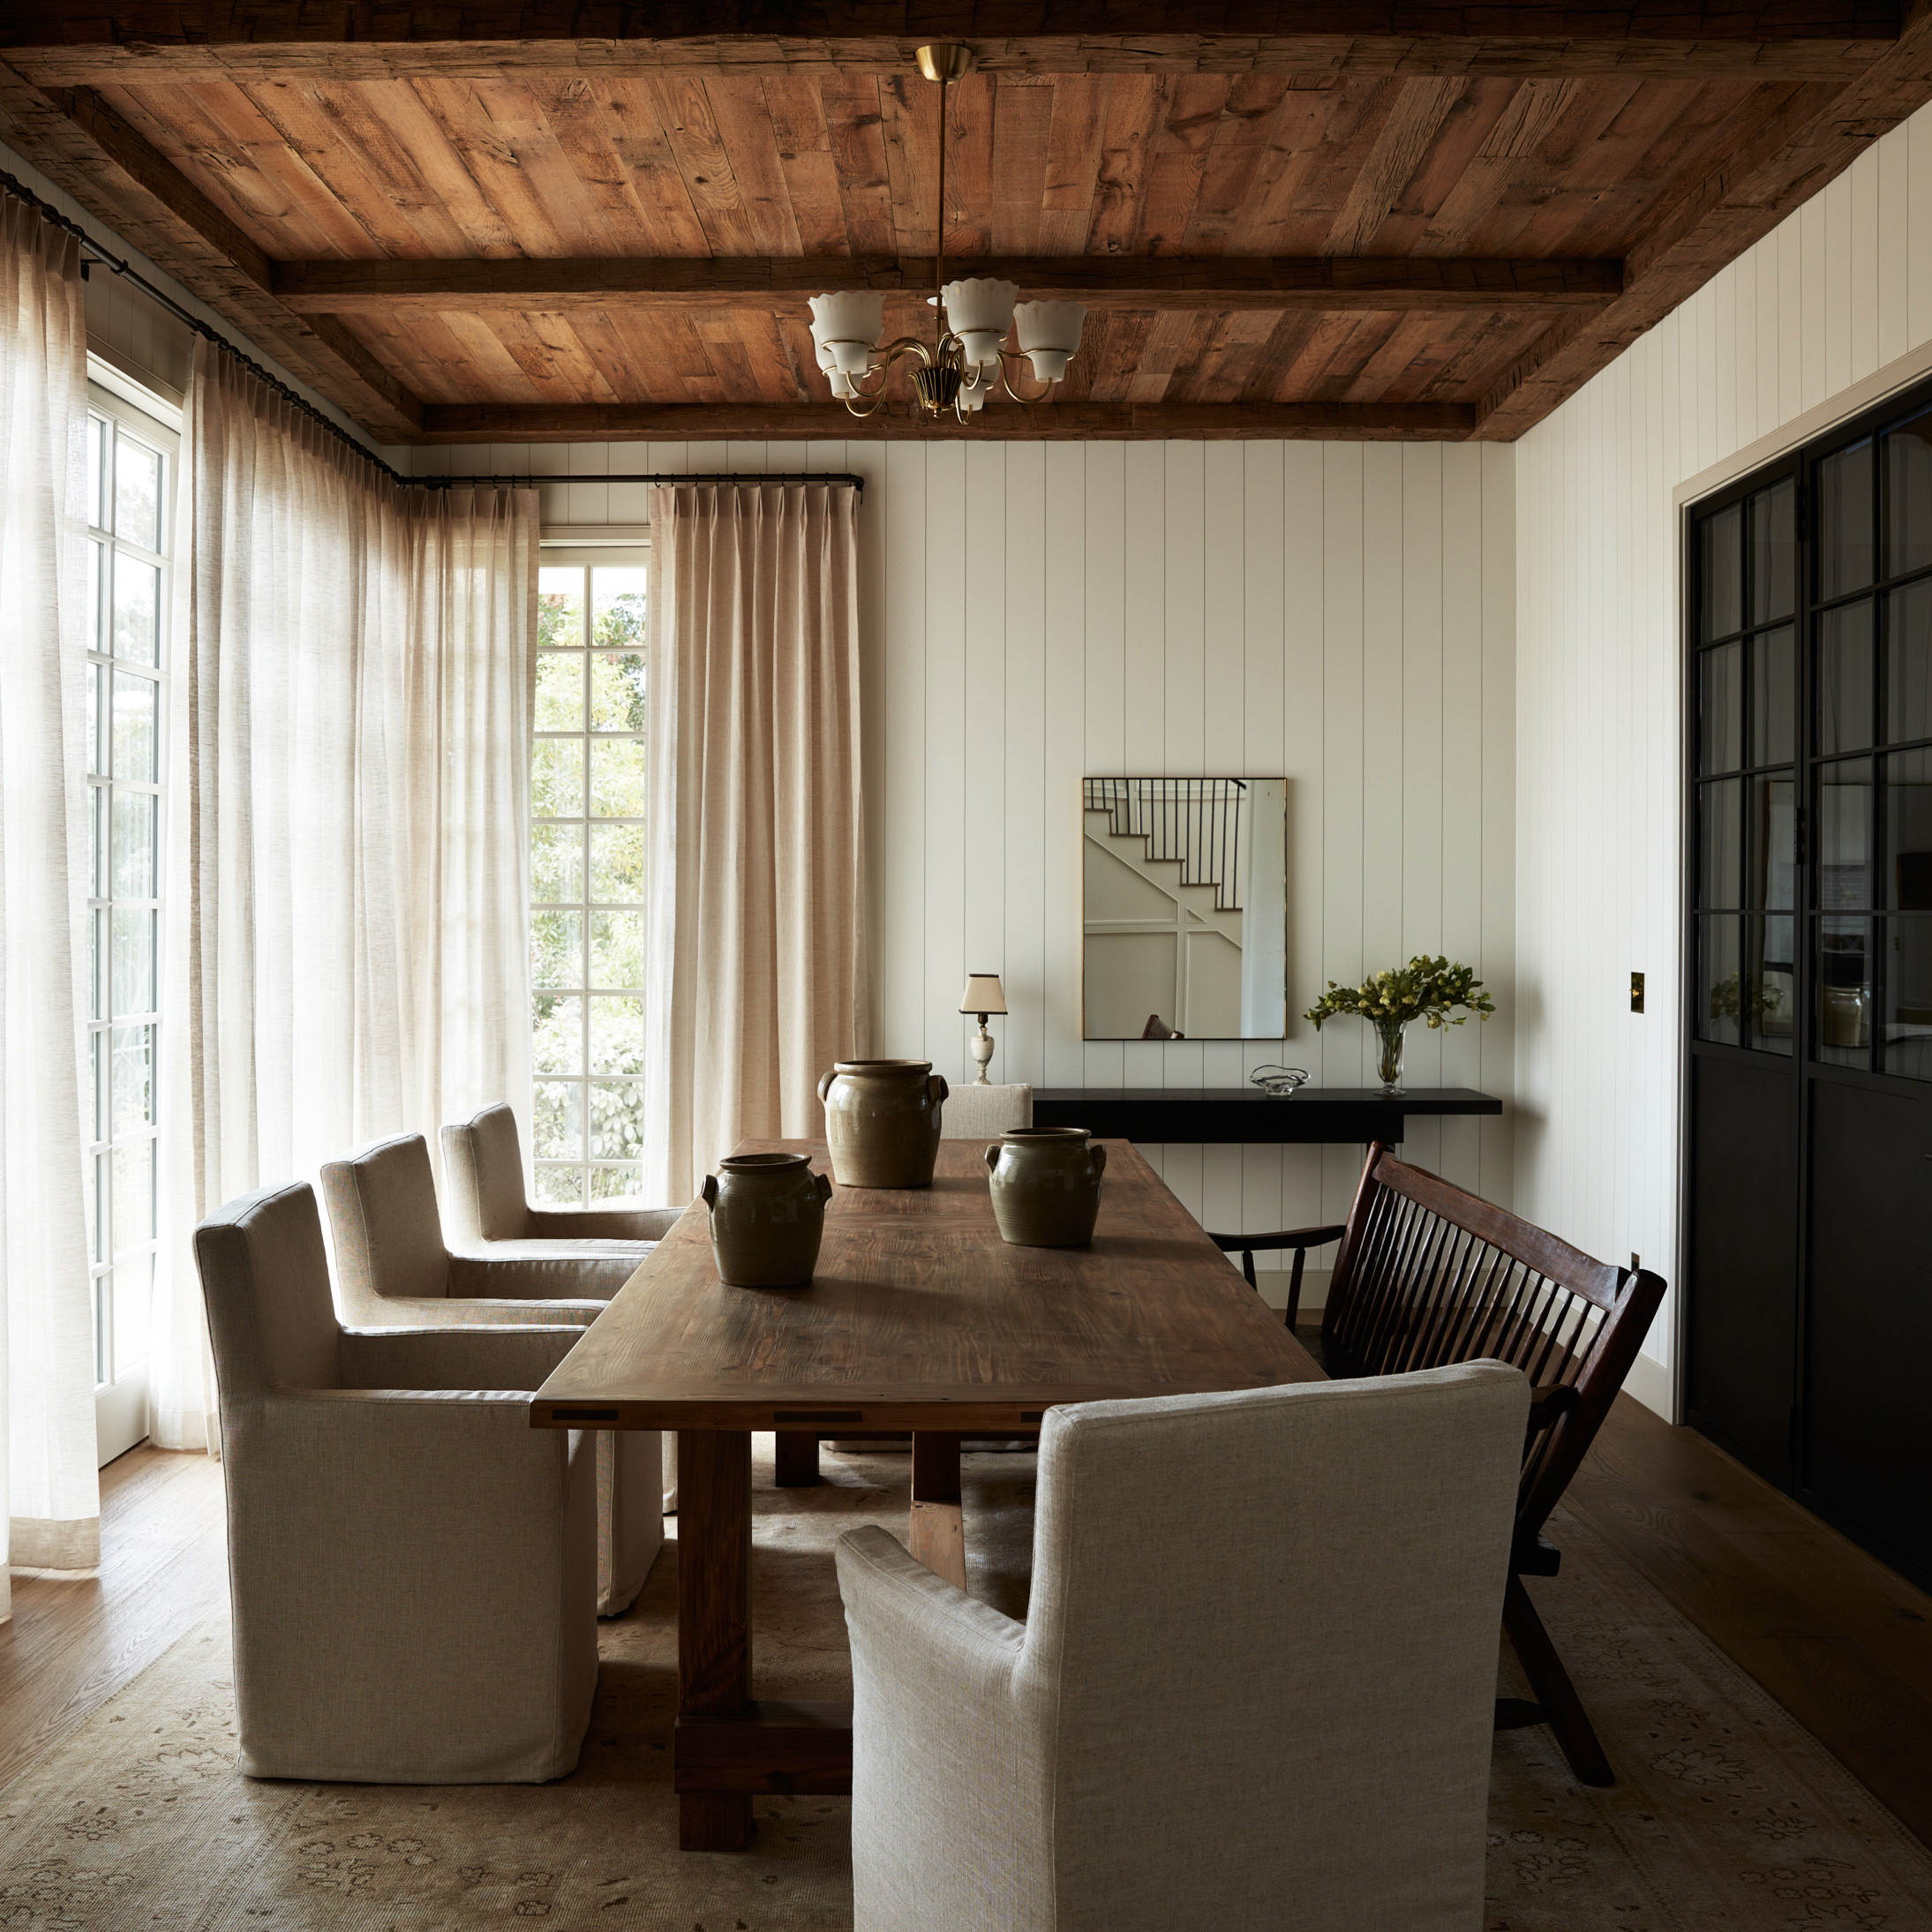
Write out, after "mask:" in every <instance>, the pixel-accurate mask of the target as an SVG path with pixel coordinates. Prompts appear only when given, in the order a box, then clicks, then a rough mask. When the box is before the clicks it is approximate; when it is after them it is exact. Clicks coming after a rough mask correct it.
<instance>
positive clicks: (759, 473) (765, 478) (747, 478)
mask: <svg viewBox="0 0 1932 1932" xmlns="http://www.w3.org/2000/svg"><path fill="white" fill-rule="evenodd" d="M718 440H719V441H721V442H722V441H724V440H725V439H724V438H723V437H720V438H719V439H718ZM406 480H407V481H409V482H410V483H420V484H423V485H426V486H427V487H428V488H430V489H432V490H442V489H447V488H449V487H451V486H452V485H464V484H471V483H496V484H516V485H529V486H530V487H535V486H536V485H539V484H546V483H670V484H676V483H832V484H842V485H849V486H850V487H851V488H853V489H854V490H863V489H864V488H865V478H864V477H855V476H853V475H852V474H851V473H850V472H849V471H846V470H840V471H838V473H836V474H833V473H831V472H830V471H826V470H718V471H711V470H703V471H696V472H693V473H692V474H690V475H684V476H680V475H677V474H674V473H673V472H671V471H665V472H663V473H661V474H652V475H650V476H639V475H634V474H627V475H624V476H608V477H558V476H542V477H530V476H508V475H505V476H497V477H408V478H407V479H406Z"/></svg>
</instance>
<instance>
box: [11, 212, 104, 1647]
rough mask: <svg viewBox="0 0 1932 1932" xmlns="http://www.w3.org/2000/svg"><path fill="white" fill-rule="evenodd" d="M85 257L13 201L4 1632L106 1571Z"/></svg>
mask: <svg viewBox="0 0 1932 1932" xmlns="http://www.w3.org/2000/svg"><path fill="white" fill-rule="evenodd" d="M80 298H81V280H80V244H79V242H78V241H77V240H76V238H75V237H73V236H71V235H68V234H65V233H64V232H62V231H61V230H60V229H56V228H53V227H51V226H50V225H49V224H48V223H46V222H42V221H41V219H40V217H39V216H38V215H37V214H34V211H33V210H32V209H31V208H29V207H26V205H25V204H24V203H21V202H19V201H14V200H11V199H8V200H0V1496H4V1499H5V1500H6V1505H7V1507H6V1510H5V1512H4V1515H0V1537H4V1538H5V1540H4V1542H0V1620H4V1618H5V1617H6V1616H7V1615H9V1614H10V1610H11V1597H10V1590H9V1587H8V1569H9V1566H10V1565H12V1566H15V1567H20V1568H26V1569H41V1570H53V1571H77V1570H87V1569H91V1568H92V1567H94V1564H95V1563H96V1562H97V1561H98V1560H99V1557H100V1549H101V1523H100V1514H101V1511H100V1490H99V1486H98V1485H97V1483H96V1481H95V1477H94V1321H93V1312H92V1308H91V1306H90V1303H89V1289H88V1284H87V1229H86V1203H85V1199H84V1196H83V1192H82V1185H81V1176H82V1141H81V1135H82V1121H81V1092H82V1086H81V1079H80V1034H81V1023H82V1019H83V1016H84V1015H85V1013H86V979H85V973H84V962H85V960H86V937H85V930H86V928H85V924H84V921H85V917H86V898H87V878H86V850H87V848H86V836H85V833H84V831H83V827H84V826H85V824H86V799H85V798H84V797H83V795H82V793H83V790H84V787H85V784H86V778H85V773H86V769H87V747H86V717H85V702H86V684H85V676H86V660H85V658H84V657H83V655H82V649H81V641H82V638H83V635H84V633H85V626H86V580H85V576H84V574H83V573H84V565H85V558H86V526H87V515H86V483H87V462H86V423H87V360H86V327H85V325H84V323H83V321H82V319H81V308H80Z"/></svg>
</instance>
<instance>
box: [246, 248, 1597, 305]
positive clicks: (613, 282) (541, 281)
mask: <svg viewBox="0 0 1932 1932" xmlns="http://www.w3.org/2000/svg"><path fill="white" fill-rule="evenodd" d="M946 267H947V270H948V271H949V273H950V274H957V275H995V276H1004V278H1006V279H1007V280H1008V281H1011V282H1018V283H1019V286H1020V288H1021V289H1023V290H1024V291H1025V293H1026V297H1027V298H1028V299H1029V300H1061V299H1068V300H1073V301H1081V302H1086V303H1087V304H1091V305H1092V306H1094V307H1095V308H1100V309H1132V308H1143V309H1144V308H1163V309H1205V310H1212V311H1217V312H1229V311H1233V310H1263V311H1274V310H1282V309H1370V310H1390V309H1413V310H1469V309H1474V310H1497V309H1508V310H1517V309H1567V308H1577V307H1582V308H1591V307H1600V306H1601V305H1602V304H1605V303H1606V302H1609V301H1612V300H1613V299H1614V298H1615V297H1617V296H1619V295H1620V294H1621V293H1622V292H1623V264H1622V263H1621V262H1617V261H1490V260H1477V259H1452V258H1447V257H1440V256H1417V257H1398V258H1395V259H1390V260H1386V261H1385V260H1371V259H1365V258H1361V257H1346V256H1331V255H1321V256H1312V257H1307V258H1299V257H1297V258H1281V259H1274V258H1255V257H1240V256H1232V257H1230V256H1212V257H1202V258H1195V259H1188V258H1185V257H1176V256H1162V257H1151V258H1150V257H1146V256H1140V257H1120V256H1105V255H1098V256H1087V257H1082V256H1075V257H1057V258H1051V259H1038V260H1031V259H1014V258H1007V257H1000V258H996V259H981V260H958V259H952V258H950V257H949V258H948V259H947V262H946ZM933 270H934V264H933V263H932V261H931V260H930V259H917V258H900V257H893V256H889V255H879V256H861V257H836V258H832V259H808V258H786V257H776V258H773V257H765V256H755V257H729V256H727V257H718V258H679V259H666V260H636V259H629V260H623V259H590V260H572V261H563V260H552V259H530V258H529V257H523V256H518V257H514V258H512V259H507V260H506V259H489V260H461V261H451V260H424V259H414V258H412V259H401V260H398V259H382V260H376V261H367V260H364V261H339V260H337V261H281V262H275V263H274V264H272V265H271V269H270V282H269V286H270V287H271V288H272V289H274V294H275V297H276V299H277V300H279V301H281V302H282V303H284V304H286V305H287V306H288V307H289V308H290V309H292V310H294V311H295V312H297V314H302V315H356V314H371V313H376V314H387V313H390V312H393V311H395V310H398V309H410V308H414V309H432V310H433V309H438V308H461V309H464V310H486V309H543V310H558V309H575V308H600V307H603V306H605V305H606V304H612V303H624V304H630V305H634V306H635V305H639V304H649V305H650V306H653V307H667V308H683V309H718V308H741V307H756V308H769V307H770V306H771V304H772V303H773V302H774V301H775V300H778V301H791V302H797V301H799V300H801V299H802V298H803V297H806V296H808V295H815V294H817V293H819V292H821V291H823V290H824V289H856V288H868V289H883V290H886V291H888V292H891V293H905V294H912V295H920V294H923V293H924V292H925V291H926V290H928V289H930V288H931V287H932V285H933Z"/></svg>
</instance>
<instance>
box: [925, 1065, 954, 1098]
mask: <svg viewBox="0 0 1932 1932" xmlns="http://www.w3.org/2000/svg"><path fill="white" fill-rule="evenodd" d="M951 1091H952V1089H951V1087H950V1086H947V1085H946V1077H945V1075H944V1074H943V1073H931V1074H928V1075H927V1077H926V1098H927V1099H928V1101H931V1102H932V1103H933V1104H934V1105H937V1104H938V1103H939V1102H941V1101H943V1100H944V1099H945V1098H946V1096H947V1095H948V1094H950V1093H951Z"/></svg>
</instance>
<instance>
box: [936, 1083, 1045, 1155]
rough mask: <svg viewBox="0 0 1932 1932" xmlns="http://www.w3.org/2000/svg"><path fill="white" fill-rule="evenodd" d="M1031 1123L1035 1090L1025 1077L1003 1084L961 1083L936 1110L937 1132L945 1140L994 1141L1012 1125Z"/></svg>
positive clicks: (1027, 1124) (1022, 1125) (1023, 1125)
mask: <svg viewBox="0 0 1932 1932" xmlns="http://www.w3.org/2000/svg"><path fill="white" fill-rule="evenodd" d="M1033 1124H1034V1090H1033V1088H1032V1087H1031V1086H1029V1085H1027V1084H1026V1082H1025V1081H1024V1080H1018V1081H1014V1082H1012V1083H1011V1084H1010V1085H1008V1086H994V1085H992V1084H991V1083H990V1082H989V1084H988V1085H986V1086H980V1085H979V1083H978V1082H977V1081H974V1080H967V1081H965V1082H962V1083H961V1084H960V1085H959V1086H956V1087H954V1088H953V1089H952V1090H951V1092H950V1093H949V1094H947V1095H946V1103H945V1105H944V1106H943V1107H942V1108H941V1109H940V1110H939V1131H940V1132H941V1134H942V1135H943V1136H944V1138H945V1139H948V1140H982V1139H983V1140H997V1139H999V1137H1000V1136H1001V1135H1002V1134H1003V1133H1005V1132H1007V1131H1010V1130H1011V1129H1012V1128H1014V1127H1030V1126H1032V1125H1033Z"/></svg>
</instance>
